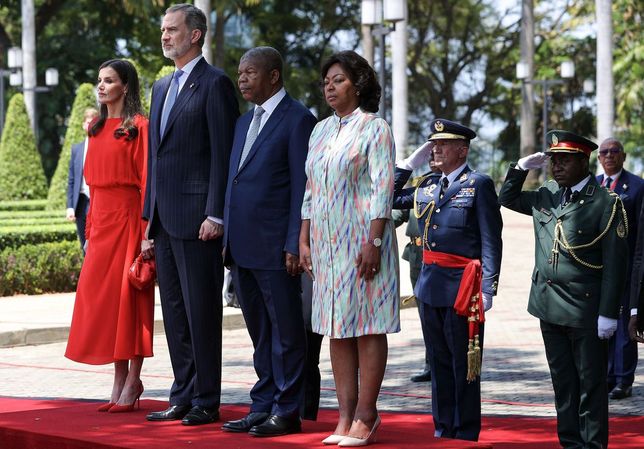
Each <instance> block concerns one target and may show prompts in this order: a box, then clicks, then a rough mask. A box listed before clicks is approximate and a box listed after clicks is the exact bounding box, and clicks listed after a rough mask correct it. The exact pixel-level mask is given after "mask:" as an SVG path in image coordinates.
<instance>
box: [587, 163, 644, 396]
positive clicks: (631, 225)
mask: <svg viewBox="0 0 644 449" xmlns="http://www.w3.org/2000/svg"><path fill="white" fill-rule="evenodd" d="M605 177H606V175H599V176H597V182H598V183H599V184H601V185H604V184H605V181H606V179H605ZM605 187H606V188H608V189H611V190H612V191H614V192H615V193H616V194H617V195H619V197H620V198H621V200H622V204H623V205H624V209H625V210H626V216H627V218H628V247H629V248H631V250H632V249H634V248H635V242H636V238H637V230H638V227H639V220H638V214H639V211H640V208H641V206H642V198H643V197H644V180H642V178H640V177H639V176H637V175H635V174H633V173H631V172H629V171H627V170H624V169H622V170H621V173H620V174H619V175H618V177H617V178H615V177H614V176H613V178H612V182H610V183H609V185H606V186H605ZM628 262H629V263H628V271H627V273H628V274H629V276H628V277H627V280H626V286H627V288H626V289H625V291H624V294H623V295H622V301H621V308H620V314H619V318H618V321H617V331H616V332H615V335H613V337H612V338H611V339H610V340H609V346H608V390H609V391H610V390H612V389H613V387H614V386H615V385H617V384H621V385H620V386H621V387H622V388H624V389H628V392H626V390H624V392H625V393H626V394H628V395H630V387H631V385H633V381H634V380H635V369H636V368H637V343H635V342H634V341H632V340H631V338H630V336H629V335H628V322H629V321H630V318H631V316H630V315H631V311H630V308H629V299H630V288H628V286H629V285H630V274H631V272H632V270H633V251H630V252H629V257H628Z"/></svg>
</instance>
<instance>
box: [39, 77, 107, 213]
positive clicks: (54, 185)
mask: <svg viewBox="0 0 644 449" xmlns="http://www.w3.org/2000/svg"><path fill="white" fill-rule="evenodd" d="M87 108H97V104H96V94H95V93H94V86H93V85H91V84H89V83H83V84H81V85H80V86H78V90H77V91H76V98H75V99H74V104H73V105H72V112H71V114H70V116H69V121H68V122H67V132H66V133H65V141H64V143H63V148H62V150H61V151H60V156H59V157H58V165H57V166H56V171H55V172H54V176H53V177H52V178H51V184H50V185H49V193H48V194H47V209H48V210H59V211H64V210H65V206H66V203H67V177H68V176H69V160H70V159H71V157H72V145H73V144H75V143H79V142H82V141H83V140H85V136H86V134H85V131H83V114H84V113H85V109H87Z"/></svg>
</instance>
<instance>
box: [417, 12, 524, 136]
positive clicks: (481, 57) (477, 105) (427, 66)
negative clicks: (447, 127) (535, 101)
mask: <svg viewBox="0 0 644 449" xmlns="http://www.w3.org/2000/svg"><path fill="white" fill-rule="evenodd" d="M408 6H409V28H408V29H409V35H410V41H411V42H410V45H409V56H408V58H409V72H410V79H409V85H410V90H411V91H413V92H414V94H413V95H412V96H411V97H410V117H411V119H410V122H411V123H410V132H411V134H415V135H416V139H417V140H418V141H420V140H422V137H424V136H426V135H427V133H428V131H429V129H427V124H428V123H429V121H430V120H431V118H433V117H445V118H448V119H452V120H457V121H459V122H461V123H463V124H464V125H467V126H470V125H472V126H474V127H478V125H479V123H477V122H478V121H481V122H483V120H482V119H483V118H484V117H485V121H486V122H487V121H489V120H490V119H497V118H500V117H499V114H498V113H499V111H500V110H503V109H504V108H503V107H502V106H501V107H498V106H500V105H501V104H504V103H507V102H509V101H510V102H511V101H514V100H513V98H514V97H516V94H514V93H512V89H511V86H512V82H513V77H514V65H515V64H516V62H517V61H518V56H519V54H518V47H519V45H518V42H519V17H520V15H519V14H518V13H517V11H514V13H513V16H516V18H515V19H512V17H513V16H511V15H510V13H511V11H510V10H508V11H498V10H496V9H495V6H494V4H493V2H489V1H483V0H464V1H460V2H455V1H451V0H440V1H432V2H409V3H408ZM515 8H516V7H515ZM410 141H412V142H413V138H411V136H410Z"/></svg>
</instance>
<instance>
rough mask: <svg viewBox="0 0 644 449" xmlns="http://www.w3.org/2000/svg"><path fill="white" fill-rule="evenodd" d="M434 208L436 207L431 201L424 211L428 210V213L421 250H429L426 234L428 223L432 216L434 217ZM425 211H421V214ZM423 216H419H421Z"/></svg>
mask: <svg viewBox="0 0 644 449" xmlns="http://www.w3.org/2000/svg"><path fill="white" fill-rule="evenodd" d="M434 206H436V203H435V202H434V201H433V200H432V201H430V203H429V204H428V205H427V207H426V208H425V211H426V210H427V209H429V213H428V214H427V218H426V219H425V229H423V250H424V249H425V248H427V249H429V250H431V248H430V246H429V243H428V242H427V232H428V230H429V222H430V221H431V219H432V215H434ZM425 211H423V214H424V213H425ZM423 214H421V216H422V215H423Z"/></svg>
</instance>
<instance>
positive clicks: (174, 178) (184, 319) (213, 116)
mask: <svg viewBox="0 0 644 449" xmlns="http://www.w3.org/2000/svg"><path fill="white" fill-rule="evenodd" d="M171 79H172V76H166V77H165V78H162V79H160V80H159V81H157V82H156V83H155V84H154V86H153V88H152V105H151V110H150V127H149V159H148V161H149V162H148V179H147V189H146V198H145V206H144V212H143V213H144V217H145V218H147V219H149V220H150V235H149V238H151V239H154V241H155V242H154V245H155V257H156V262H157V275H158V280H159V290H160V293H161V305H162V309H163V318H164V326H165V332H166V338H167V339H168V347H169V350H170V359H171V361H172V369H173V371H174V383H173V385H172V389H171V390H170V404H172V405H192V406H196V405H198V406H201V407H206V408H211V409H216V408H218V407H219V401H220V393H221V320H222V300H221V289H222V284H223V263H222V258H221V248H222V245H221V238H218V239H214V240H208V241H202V240H199V239H198V234H199V228H200V226H201V224H202V222H203V221H204V220H205V219H206V217H208V216H213V217H218V218H223V212H224V195H225V190H226V180H227V173H228V162H229V159H230V149H231V147H232V140H233V132H234V128H235V121H236V120H237V117H238V116H239V106H238V104H237V100H236V98H235V91H234V87H233V84H232V82H231V81H230V79H229V78H228V77H227V76H226V75H225V74H224V72H223V71H221V70H220V69H217V68H215V67H212V66H211V65H209V64H208V63H207V62H206V61H205V59H201V60H200V61H199V62H198V63H197V64H196V65H195V67H194V68H193V70H192V72H191V73H190V75H189V76H188V78H187V80H186V82H185V84H184V86H183V88H182V89H181V91H180V92H179V95H178V96H177V99H176V102H175V104H174V107H173V108H172V111H171V112H170V115H169V117H168V121H167V125H166V130H165V133H164V135H163V136H162V137H161V136H159V126H160V121H161V114H162V111H163V105H164V101H165V97H166V94H167V91H168V89H169V86H170V81H171Z"/></svg>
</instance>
